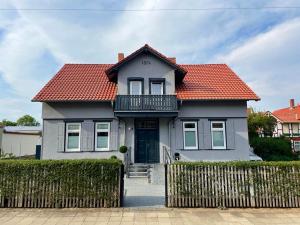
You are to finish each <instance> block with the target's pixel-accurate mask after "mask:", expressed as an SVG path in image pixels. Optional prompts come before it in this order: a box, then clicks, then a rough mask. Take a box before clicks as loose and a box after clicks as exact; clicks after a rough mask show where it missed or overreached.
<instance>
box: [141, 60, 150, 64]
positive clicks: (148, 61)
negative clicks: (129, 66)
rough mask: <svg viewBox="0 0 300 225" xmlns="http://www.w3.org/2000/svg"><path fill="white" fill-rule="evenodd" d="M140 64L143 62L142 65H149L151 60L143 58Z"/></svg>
mask: <svg viewBox="0 0 300 225" xmlns="http://www.w3.org/2000/svg"><path fill="white" fill-rule="evenodd" d="M142 64H143V65H150V64H151V62H150V60H146V59H143V60H142Z"/></svg>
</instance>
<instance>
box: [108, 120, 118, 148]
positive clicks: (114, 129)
mask: <svg viewBox="0 0 300 225" xmlns="http://www.w3.org/2000/svg"><path fill="white" fill-rule="evenodd" d="M117 134H118V121H117V120H113V121H112V122H111V123H110V134H109V135H110V136H109V142H110V143H109V150H117V149H118V141H117V140H118V135H117Z"/></svg>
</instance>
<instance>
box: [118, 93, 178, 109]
mask: <svg viewBox="0 0 300 225" xmlns="http://www.w3.org/2000/svg"><path fill="white" fill-rule="evenodd" d="M177 110H178V108H177V98H176V96H175V95H117V98H116V102H115V111H123V112H124V111H129V112H130V111H151V112H155V111H157V112H170V111H171V112H174V111H177Z"/></svg>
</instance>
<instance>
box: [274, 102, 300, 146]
mask: <svg viewBox="0 0 300 225" xmlns="http://www.w3.org/2000/svg"><path fill="white" fill-rule="evenodd" d="M268 114H269V115H271V116H273V117H274V118H275V119H276V121H277V124H276V126H275V129H274V133H273V136H274V137H280V136H286V137H289V138H290V139H291V143H292V148H293V150H294V151H300V105H299V104H298V105H295V100H294V99H290V104H289V107H287V108H282V109H278V110H275V111H273V112H268Z"/></svg>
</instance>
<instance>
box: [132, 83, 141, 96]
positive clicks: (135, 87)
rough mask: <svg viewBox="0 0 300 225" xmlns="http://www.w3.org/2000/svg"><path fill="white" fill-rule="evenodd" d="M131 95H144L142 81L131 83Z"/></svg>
mask: <svg viewBox="0 0 300 225" xmlns="http://www.w3.org/2000/svg"><path fill="white" fill-rule="evenodd" d="M130 94H131V95H141V94H142V81H130Z"/></svg>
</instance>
